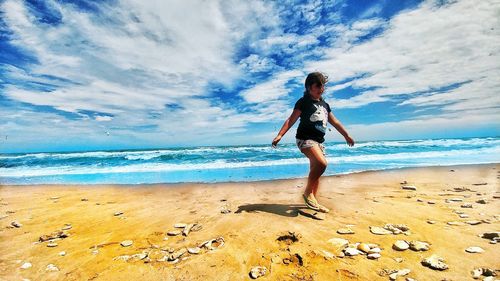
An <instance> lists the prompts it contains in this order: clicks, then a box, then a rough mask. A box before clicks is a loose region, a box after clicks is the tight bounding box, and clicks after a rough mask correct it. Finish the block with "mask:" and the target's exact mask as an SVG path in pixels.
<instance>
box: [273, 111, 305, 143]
mask: <svg viewBox="0 0 500 281" xmlns="http://www.w3.org/2000/svg"><path fill="white" fill-rule="evenodd" d="M300 113H301V111H300V110H299V109H294V110H293V112H292V114H291V115H290V117H288V118H287V119H286V120H285V123H284V124H283V126H282V127H281V130H280V132H279V133H278V135H277V136H276V137H275V138H274V140H273V147H276V145H277V144H278V142H279V141H280V140H281V138H282V137H283V136H284V135H285V134H286V132H288V130H289V129H290V128H291V127H292V126H293V124H295V122H297V119H299V117H300Z"/></svg>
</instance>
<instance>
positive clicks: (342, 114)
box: [0, 0, 500, 153]
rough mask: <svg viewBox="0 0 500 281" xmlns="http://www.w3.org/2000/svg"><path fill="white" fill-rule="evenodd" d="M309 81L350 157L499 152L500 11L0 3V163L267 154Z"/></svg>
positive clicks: (116, 1) (323, 4) (454, 5)
mask: <svg viewBox="0 0 500 281" xmlns="http://www.w3.org/2000/svg"><path fill="white" fill-rule="evenodd" d="M313 71H320V72H323V73H325V74H327V75H328V77H329V82H328V84H327V85H326V88H325V93H324V99H325V100H326V101H327V102H328V103H329V104H330V107H331V108H332V111H333V113H334V115H335V116H336V117H337V118H338V119H339V120H340V121H341V122H342V124H343V125H344V127H345V128H346V129H347V131H348V132H349V134H350V135H351V136H352V137H353V138H354V139H355V140H356V141H368V140H402V139H426V138H459V137H481V136H499V135H500V79H499V77H500V1H498V0H485V1H475V0H463V1H446V0H440V1H410V0H402V1H389V0H386V1H384V0H382V1H366V0H351V1H342V0H334V1H324V0H323V1H292V0H289V1H288V0H287V1H258V0H255V1H243V0H242V1H233V0H220V1H217V0H210V1H201V0H200V1H164V0H147V1H145V0H110V1H104V0H99V1H97V0H96V1H90V0H88V1H77V0H64V1H63V0H45V1H42V0H30V1H28V0H25V1H21V0H0V152H1V153H15V152H34V151H77V150H102V149H141V148H167V147H189V146H205V145H207V146H212V145H244V144H266V143H269V144H270V143H271V141H272V139H273V138H274V137H275V136H276V134H277V133H278V131H279V129H280V128H281V126H282V124H283V122H284V121H285V120H286V118H288V116H289V115H290V114H291V112H292V110H293V105H294V104H295V102H296V101H297V100H298V99H299V98H300V97H301V96H302V95H303V91H304V81H305V77H306V76H307V74H308V73H310V72H313ZM297 123H298V122H297ZM297 123H296V124H295V126H294V127H293V128H291V129H290V130H289V131H288V133H287V134H286V136H285V137H284V138H283V140H282V142H284V143H289V142H293V141H294V138H295V131H296V126H297ZM325 138H326V140H327V141H343V137H342V136H341V135H340V134H339V133H338V132H337V131H336V130H335V129H334V128H332V129H331V130H330V131H328V132H327V135H326V136H325Z"/></svg>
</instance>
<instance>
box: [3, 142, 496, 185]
mask: <svg viewBox="0 0 500 281" xmlns="http://www.w3.org/2000/svg"><path fill="white" fill-rule="evenodd" d="M325 146H326V155H327V160H328V163H329V164H328V168H327V170H326V171H325V175H338V174H347V173H354V172H361V171H369V170H385V169H396V168H406V167H419V166H448V165H460V164H486V163H500V137H488V138H460V139H424V140H400V141H367V142H359V143H356V145H355V146H354V147H348V146H347V145H346V144H345V143H339V142H329V143H328V142H327V143H325ZM308 172H309V162H308V159H307V158H306V157H305V156H304V155H302V154H301V153H300V151H299V150H298V149H297V147H296V146H295V144H280V145H279V146H278V148H276V149H274V148H272V147H271V145H270V144H269V145H241V146H209V147H207V146H205V147H191V148H166V149H148V150H119V151H88V152H65V153H26V154H19V153H17V154H0V184H11V185H21V184H29V185H31V184H148V183H180V182H210V183H212V182H230V181H234V182H238V181H258V180H271V179H287V178H299V177H307V174H308Z"/></svg>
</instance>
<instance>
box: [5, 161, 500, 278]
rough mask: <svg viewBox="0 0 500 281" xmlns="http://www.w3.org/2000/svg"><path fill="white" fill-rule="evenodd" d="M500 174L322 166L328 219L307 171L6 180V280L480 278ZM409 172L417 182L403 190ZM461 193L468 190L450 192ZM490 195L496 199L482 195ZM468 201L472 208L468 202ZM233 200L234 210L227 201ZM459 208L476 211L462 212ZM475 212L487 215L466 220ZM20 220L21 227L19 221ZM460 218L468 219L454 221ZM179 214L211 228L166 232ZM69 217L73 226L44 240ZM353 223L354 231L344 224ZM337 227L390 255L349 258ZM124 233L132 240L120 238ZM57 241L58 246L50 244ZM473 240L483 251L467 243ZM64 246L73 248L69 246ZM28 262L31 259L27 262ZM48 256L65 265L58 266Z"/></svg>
mask: <svg viewBox="0 0 500 281" xmlns="http://www.w3.org/2000/svg"><path fill="white" fill-rule="evenodd" d="M499 178H500V164H489V165H471V166H453V167H424V168H411V169H400V170H388V171H377V172H364V173H358V174H350V175H340V176H330V177H323V178H322V181H321V188H320V191H319V196H318V198H319V201H320V203H322V204H324V205H325V206H327V207H329V208H330V209H331V212H330V213H328V214H327V215H326V217H325V219H324V220H316V219H313V218H311V217H307V216H304V215H302V214H299V210H301V209H302V210H305V209H306V208H305V205H304V204H303V201H302V199H301V194H302V192H303V189H304V186H305V182H306V179H292V180H276V181H262V182H246V183H223V184H177V185H166V184H165V185H128V186H127V185H122V186H112V185H100V186H68V185H51V186H48V185H40V186H5V185H4V186H0V218H1V219H0V280H22V279H23V278H26V279H29V280H139V279H143V280H249V279H250V277H249V272H250V270H251V269H252V267H254V266H258V265H260V266H265V267H266V268H267V273H266V274H265V275H264V276H262V277H260V278H259V279H258V280H389V275H388V273H390V272H391V270H400V269H409V270H410V273H409V274H407V275H406V276H404V277H398V280H405V278H406V277H409V278H414V279H416V280H443V279H446V280H473V279H472V275H471V273H470V272H471V271H472V270H473V269H474V268H476V267H488V268H491V269H500V251H499V247H500V245H499V244H500V243H497V244H491V243H490V240H488V239H484V238H481V237H480V235H481V234H483V233H485V232H498V231H500V221H499V220H500V199H499V197H498V196H500V188H499V181H500V180H499ZM404 181H406V182H407V184H408V185H414V186H415V187H416V188H417V189H416V190H406V189H402V185H401V183H402V182H404ZM454 188H464V189H465V190H466V191H454V190H453V189H454ZM467 189H469V190H467ZM453 198H456V199H458V200H459V201H453V200H452V201H450V200H447V199H453ZM480 199H485V202H486V204H482V203H477V201H478V200H480ZM460 200H461V202H460ZM429 201H431V203H432V202H434V204H430V203H429ZM465 203H471V204H472V208H462V207H461V205H462V204H465ZM224 209H227V210H229V211H230V212H227V213H223V212H221V210H224ZM457 211H458V212H459V213H460V212H463V213H464V214H466V215H468V216H469V217H468V218H461V217H459V214H457V213H456V212H457ZM117 212H122V213H123V214H120V215H118V214H116V213H117ZM115 214H116V215H115ZM428 220H433V221H434V222H435V223H434V224H430V223H428ZM471 220H477V221H479V222H480V223H479V224H476V225H470V224H467V223H466V221H471ZM13 221H17V222H19V223H20V224H22V226H20V227H14V226H12V225H11V223H12V222H13ZM452 221H453V222H459V223H458V225H449V224H447V223H448V222H452ZM176 223H186V224H194V223H197V224H198V225H201V226H202V228H201V229H199V230H197V231H191V232H190V233H188V234H187V236H184V235H177V236H169V235H167V232H169V231H173V230H175V229H176V228H174V224H176ZM66 224H68V225H71V228H69V226H68V225H66ZM385 224H405V225H406V226H408V227H409V235H405V234H397V235H396V234H388V235H375V234H373V233H371V232H370V226H379V227H383V226H384V225H385ZM65 226H67V227H66V228H69V229H66V230H64V232H65V233H67V234H68V235H69V236H68V237H66V238H58V239H54V240H53V241H52V242H50V241H44V242H40V241H39V240H40V237H41V236H42V235H50V234H51V233H53V232H56V231H60V230H61V229H62V228H64V227H65ZM346 226H347V227H349V228H350V229H352V230H353V231H354V234H338V233H337V230H338V229H340V228H346ZM179 230H182V229H179ZM290 232H292V233H293V234H290ZM291 236H295V237H297V238H298V240H297V241H292V239H290V237H291ZM218 237H222V238H223V239H224V245H217V244H220V243H215V242H214V245H213V248H212V249H208V247H206V245H205V246H203V247H201V250H200V253H199V254H190V253H185V254H183V255H182V256H181V257H180V258H179V259H178V260H177V261H175V262H171V261H162V260H164V259H167V257H168V256H169V255H170V254H171V253H170V252H172V251H178V250H181V249H185V248H186V247H196V246H197V245H200V244H201V243H202V242H204V241H207V240H210V239H215V238H218ZM279 237H283V238H284V239H282V240H283V241H279V240H278V238H279ZM332 238H343V239H347V240H349V242H350V243H356V242H364V243H374V244H377V245H379V248H380V249H381V257H380V258H378V259H375V260H370V259H368V258H367V257H366V255H362V254H361V255H357V256H353V257H347V256H345V257H342V249H339V248H337V247H335V246H334V245H332V244H331V243H330V242H328V241H329V240H330V239H332ZM124 240H131V241H132V242H133V244H132V245H131V246H127V247H124V246H122V245H120V243H121V242H122V241H124ZM396 240H406V241H414V240H418V241H424V242H427V243H429V245H430V247H429V250H428V251H413V250H411V249H408V250H405V251H397V250H394V249H393V248H392V246H393V244H394V242H395V241H396ZM220 241H221V240H219V242H220ZM49 243H52V244H53V243H57V246H55V247H48V246H47V245H48V244H49ZM217 246H219V247H217ZM470 246H478V247H481V248H482V249H484V252H482V253H467V252H465V249H466V248H468V247H470ZM61 251H65V253H66V254H65V255H64V256H61V255H60V252H61ZM169 251H170V252H169ZM142 253H143V254H145V255H142V256H141V255H137V256H135V257H132V258H130V259H128V260H125V259H126V258H123V256H126V255H128V256H131V255H134V254H142ZM176 253H177V252H176ZM432 254H436V255H438V256H440V257H442V258H444V260H445V263H446V264H447V265H448V269H446V270H444V271H439V270H434V269H430V268H428V267H425V266H423V265H422V264H421V261H422V259H424V258H426V257H429V256H431V255H432ZM120 256H121V257H122V258H117V257H120ZM145 256H146V257H145ZM164 257H165V258H164ZM141 258H143V259H141ZM399 258H400V259H399ZM159 260H160V261H159ZM28 262H29V263H30V264H31V267H30V268H26V269H23V268H21V267H22V265H23V264H25V263H28ZM49 264H53V265H54V266H55V267H57V269H58V271H48V270H47V265H49ZM384 270H385V271H384ZM497 274H500V272H497ZM483 278H484V277H481V279H480V280H482V279H483ZM497 278H498V276H497Z"/></svg>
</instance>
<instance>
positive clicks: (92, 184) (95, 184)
mask: <svg viewBox="0 0 500 281" xmlns="http://www.w3.org/2000/svg"><path fill="white" fill-rule="evenodd" d="M489 165H500V162H495V163H479V164H457V165H429V166H414V167H401V168H388V169H381V170H364V171H354V172H346V173H339V174H334V175H326V176H325V175H323V176H321V178H322V179H323V178H331V177H339V176H347V175H358V174H370V173H383V172H390V171H404V170H408V169H416V170H418V169H427V168H444V169H446V168H453V167H455V168H459V167H474V166H489ZM290 180H307V176H306V177H297V178H293V177H291V178H284V179H264V180H254V181H251V180H250V181H249V180H245V181H220V182H218V181H217V182H175V183H170V182H159V183H126V184H122V183H118V184H115V183H110V184H107V183H75V184H72V183H71V184H70V183H68V184H66V183H51V184H45V183H42V184H4V183H2V182H0V187H2V186H5V187H32V186H40V187H47V186H72V187H79V186H89V187H97V186H123V187H133V186H157V185H161V186H168V187H176V186H179V185H181V186H182V185H220V184H240V183H241V184H245V183H247V184H248V183H266V182H274V181H278V182H279V181H290Z"/></svg>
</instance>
